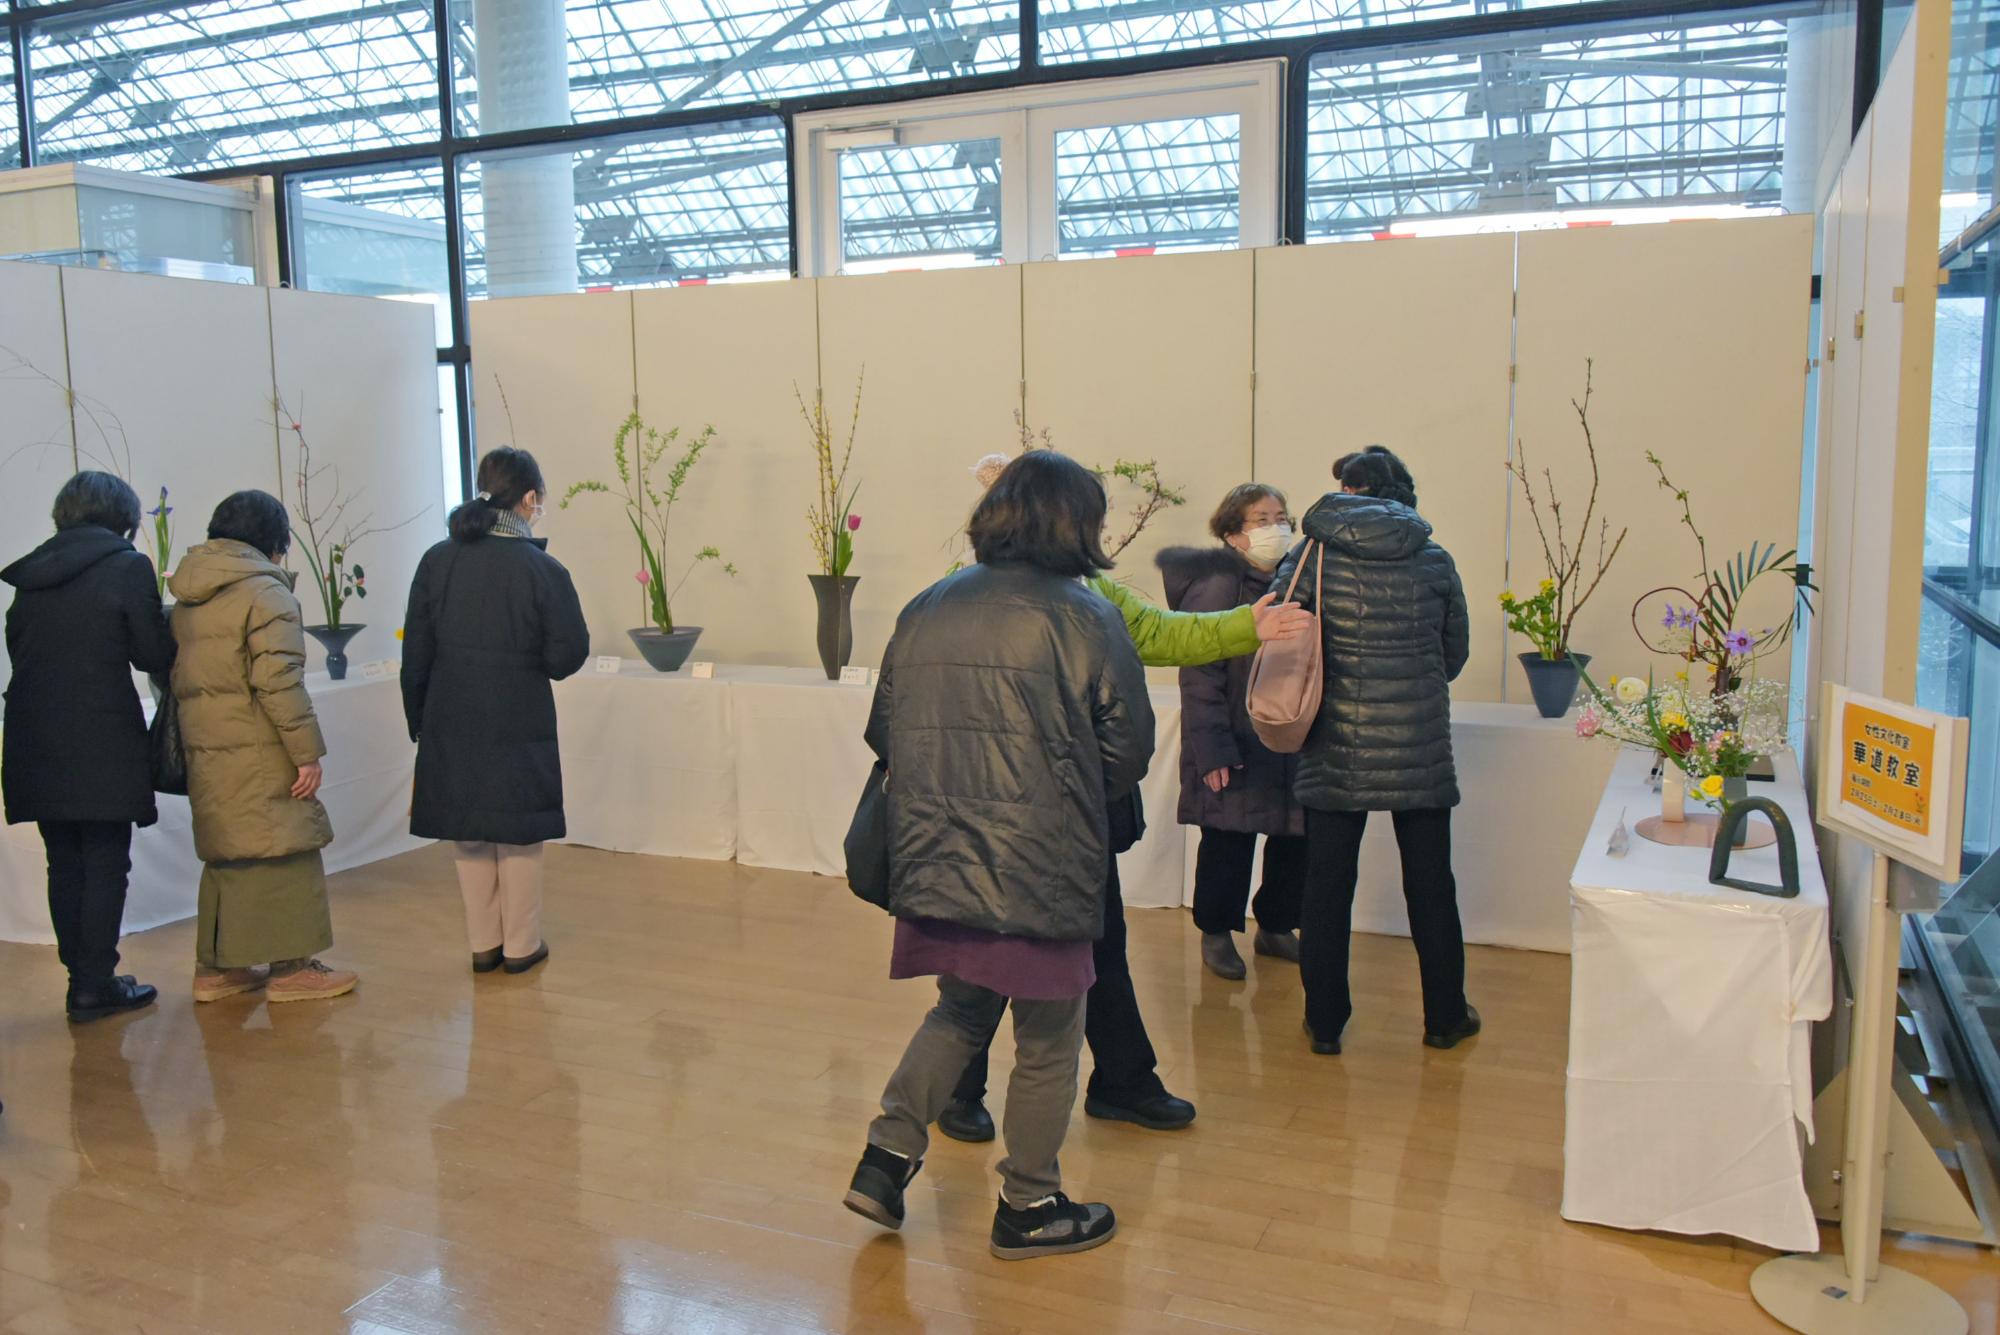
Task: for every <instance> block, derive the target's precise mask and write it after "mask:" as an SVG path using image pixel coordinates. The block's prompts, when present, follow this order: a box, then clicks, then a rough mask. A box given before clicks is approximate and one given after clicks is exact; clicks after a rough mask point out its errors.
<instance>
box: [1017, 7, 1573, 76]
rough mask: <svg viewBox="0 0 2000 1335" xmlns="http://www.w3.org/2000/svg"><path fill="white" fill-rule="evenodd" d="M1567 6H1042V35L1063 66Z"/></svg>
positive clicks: (1045, 49)
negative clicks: (1497, 12)
mask: <svg viewBox="0 0 2000 1335" xmlns="http://www.w3.org/2000/svg"><path fill="white" fill-rule="evenodd" d="M1567 3H1572V0H1515V2H1514V3H1506V4H1498V5H1495V4H1489V3H1486V0H1359V3H1357V2H1356V0H1236V3H1228V0H1220V2H1219V3H1214V4H1198V3H1180V4H1161V3H1160V0H1041V10H1040V16H1039V18H1038V20H1037V24H1036V31H1037V36H1038V37H1039V39H1040V51H1041V58H1042V59H1043V60H1044V61H1045V62H1047V63H1049V64H1052V65H1055V64H1062V63H1065V62H1071V61H1079V60H1116V59H1120V58H1123V57H1127V56H1143V55H1152V54H1156V53H1158V52H1162V51H1188V50H1193V49H1196V48H1200V47H1209V46H1228V45H1230V44H1231V43H1234V42H1259V41H1269V40H1272V39H1274V38H1281V37H1309V36H1311V35H1312V34H1314V33H1321V32H1346V31H1349V30H1351V29H1355V28H1381V27H1388V26H1391V25H1393V24H1397V23H1419V22H1426V21H1429V20H1434V19H1455V18H1467V17H1470V16H1473V15H1476V14H1488V13H1491V12H1493V11H1494V10H1496V9H1537V8H1540V7H1542V6H1544V5H1550V4H1567Z"/></svg>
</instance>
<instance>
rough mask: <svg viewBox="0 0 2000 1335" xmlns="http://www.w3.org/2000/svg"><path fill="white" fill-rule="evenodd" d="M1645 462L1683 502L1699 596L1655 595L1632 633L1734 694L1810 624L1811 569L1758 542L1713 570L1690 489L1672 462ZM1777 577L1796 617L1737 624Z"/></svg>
mask: <svg viewBox="0 0 2000 1335" xmlns="http://www.w3.org/2000/svg"><path fill="white" fill-rule="evenodd" d="M1646 462H1647V463H1649V464H1651V465H1652V466H1653V470H1654V472H1656V473H1657V474H1658V475H1659V486H1660V488H1661V489H1662V490H1663V491H1666V492H1668V493H1670V494H1671V495H1672V496H1673V498H1674V500H1675V501H1676V502H1677V503H1678V504H1679V505H1680V508H1681V524H1682V526H1683V527H1685V528H1686V529H1687V531H1688V532H1689V533H1691V534H1693V535H1694V541H1695V551H1696V555H1697V558H1698V560H1699V562H1700V565H1699V567H1698V568H1697V570H1696V576H1695V580H1694V583H1695V585H1696V586H1697V589H1698V591H1697V590H1694V589H1688V588H1684V587H1681V586H1679V585H1666V586H1663V587H1661V588H1657V589H1653V590H1651V591H1650V592H1648V593H1646V594H1645V595H1644V596H1642V597H1641V598H1640V599H1639V601H1638V602H1636V603H1634V604H1633V605H1632V628H1633V630H1635V631H1637V632H1638V635H1639V640H1640V643H1642V644H1644V645H1645V646H1646V647H1647V648H1648V649H1651V650H1652V651H1653V652H1654V653H1657V654H1665V655H1668V656H1670V657H1674V658H1683V659H1686V660H1687V662H1688V664H1689V666H1690V667H1692V666H1693V665H1695V664H1702V665H1704V666H1706V667H1707V668H1708V670H1709V674H1710V681H1709V689H1710V692H1711V693H1712V694H1714V695H1716V696H1725V695H1728V694H1729V693H1731V692H1732V691H1735V690H1736V689H1737V688H1738V687H1739V686H1740V685H1741V684H1742V682H1743V680H1744V678H1745V676H1746V675H1754V669H1755V667H1756V665H1757V664H1758V663H1759V662H1760V661H1761V660H1763V659H1765V658H1768V657H1770V656H1771V655H1773V654H1775V653H1777V652H1779V651H1780V650H1782V649H1783V648H1784V646H1785V644H1786V643H1787V642H1788V641H1789V640H1790V639H1791V635H1792V632H1793V631H1794V630H1796V629H1797V628H1798V627H1800V626H1802V625H1804V624H1805V618H1806V616H1807V614H1808V613H1810V612H1811V611H1812V602H1811V596H1812V594H1813V593H1815V592H1817V590H1816V588H1815V587H1814V585H1813V583H1812V581H1811V579H1810V574H1809V572H1808V570H1807V569H1806V568H1805V567H1804V566H1801V565H1799V564H1798V563H1797V562H1796V561H1794V560H1793V559H1792V558H1793V557H1794V556H1796V555H1797V552H1796V550H1795V549H1787V550H1786V551H1784V552H1780V551H1779V550H1778V544H1777V543H1775V542H1770V543H1758V542H1752V543H1751V544H1750V549H1749V550H1748V551H1747V552H1738V553H1737V554H1736V555H1735V556H1734V557H1733V558H1731V559H1730V560H1727V561H1725V562H1723V563H1722V564H1721V565H1719V566H1712V565H1710V563H1709V555H1708V539H1707V538H1706V537H1705V536H1703V534H1702V531H1701V529H1700V528H1699V527H1697V526H1696V524H1695V522H1694V506H1693V502H1692V501H1691V500H1690V498H1689V495H1688V491H1687V489H1686V488H1685V487H1677V486H1675V485H1674V483H1673V480H1672V479H1671V478H1669V477H1668V476H1667V469H1666V465H1665V464H1664V463H1662V462H1661V461H1660V458H1659V456H1658V455H1656V454H1654V453H1653V452H1652V451H1651V450H1648V451H1647V452H1646ZM1772 579H1777V580H1782V581H1784V582H1786V583H1789V584H1791V585H1792V586H1793V588H1794V589H1795V590H1796V592H1795V593H1794V595H1793V597H1792V600H1791V608H1790V611H1789V613H1788V614H1787V615H1786V616H1784V617H1783V618H1781V619H1780V620H1779V622H1778V624H1777V625H1775V626H1766V627H1763V628H1761V629H1759V630H1756V631H1750V630H1746V629H1744V628H1742V627H1739V626H1738V625H1737V619H1738V618H1739V617H1741V616H1742V615H1743V612H1744V602H1745V600H1746V599H1747V598H1748V597H1749V595H1750V592H1751V590H1752V589H1753V588H1755V587H1757V586H1758V585H1760V584H1761V583H1764V582H1768V581H1770V580H1772ZM1655 600H1659V601H1658V602H1655ZM1655 626H1657V629H1655V628H1654V627H1655Z"/></svg>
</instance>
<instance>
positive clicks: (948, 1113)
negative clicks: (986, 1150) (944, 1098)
mask: <svg viewBox="0 0 2000 1335" xmlns="http://www.w3.org/2000/svg"><path fill="white" fill-rule="evenodd" d="M937 1129H938V1130H940V1131H942V1132H944V1134H945V1135H947V1136H950V1137H951V1138H952V1139H953V1140H962V1141H964V1142H965V1143H966V1144H968V1145H984V1144H985V1143H986V1142H987V1141H989V1140H991V1139H993V1114H992V1113H990V1112H987V1111H986V1105H985V1104H983V1103H980V1102H978V1101H977V1100H974V1101H973V1102H971V1103H960V1102H959V1101H958V1100H956V1099H954V1100H952V1101H951V1102H950V1103H947V1104H946V1105H945V1107H944V1111H943V1112H941V1113H939V1114H938V1119H937Z"/></svg>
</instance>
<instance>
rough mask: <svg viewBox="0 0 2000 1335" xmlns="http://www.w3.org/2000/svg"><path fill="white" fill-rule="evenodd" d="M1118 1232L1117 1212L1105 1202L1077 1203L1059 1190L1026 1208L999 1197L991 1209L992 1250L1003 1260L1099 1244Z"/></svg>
mask: <svg viewBox="0 0 2000 1335" xmlns="http://www.w3.org/2000/svg"><path fill="white" fill-rule="evenodd" d="M1117 1232H1118V1216H1117V1215H1115V1214H1113V1213H1111V1207H1110V1206H1108V1205H1078V1204H1077V1203H1076V1202H1075V1201H1073V1200H1071V1199H1070V1198H1069V1197H1067V1196H1065V1195H1063V1194H1062V1193H1061V1192H1060V1191H1058V1192H1057V1193H1056V1194H1055V1195H1053V1196H1046V1197H1043V1198H1042V1199H1041V1200H1039V1201H1036V1202H1035V1203H1034V1204H1033V1205H1030V1206H1029V1207H1028V1208H1027V1209H1025V1210H1016V1209H1015V1208H1014V1207H1013V1206H1011V1205H1009V1204H1007V1198H1006V1197H1005V1196H1002V1197H1001V1198H1000V1205H999V1207H998V1208H997V1209H995V1210H994V1211H993V1247H992V1251H993V1254H994V1255H995V1256H997V1257H999V1258H1000V1259H1001V1260H1003V1261H1027V1260H1032V1259H1033V1258H1035V1257H1037V1256H1064V1255H1067V1254H1068V1253H1070V1252H1087V1251H1089V1250H1090V1249H1091V1248H1092V1247H1102V1246H1103V1245H1104V1244H1105V1243H1107V1242H1109V1241H1111V1238H1112V1235H1113V1234H1115V1233H1117Z"/></svg>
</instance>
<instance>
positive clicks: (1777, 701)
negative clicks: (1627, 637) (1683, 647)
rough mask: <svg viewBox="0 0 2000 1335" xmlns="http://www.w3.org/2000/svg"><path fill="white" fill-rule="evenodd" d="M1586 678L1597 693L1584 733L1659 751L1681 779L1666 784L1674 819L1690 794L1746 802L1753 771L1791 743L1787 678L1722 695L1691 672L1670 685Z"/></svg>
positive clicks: (1716, 803)
mask: <svg viewBox="0 0 2000 1335" xmlns="http://www.w3.org/2000/svg"><path fill="white" fill-rule="evenodd" d="M1584 682H1585V685H1586V686H1587V687H1588V690H1589V695H1590V698H1589V701H1588V702H1587V703H1586V704H1585V705H1584V708H1583V712H1582V713H1581V714H1579V715H1578V716H1577V721H1576V735H1577V736H1579V737H1586V738H1589V737H1606V738H1609V739H1611V740H1612V741H1615V742H1621V743H1623V744H1625V745H1627V746H1636V747H1640V748H1643V749H1645V750H1649V751H1652V752H1654V753H1656V754H1657V755H1658V756H1659V757H1660V758H1661V761H1662V763H1663V765H1664V766H1665V767H1666V768H1667V769H1668V770H1670V771H1671V775H1670V777H1673V778H1677V779H1678V782H1673V783H1663V784H1662V790H1663V791H1662V806H1663V814H1664V816H1665V819H1666V820H1667V821H1668V822H1674V821H1678V820H1680V819H1681V817H1680V803H1679V794H1680V793H1682V792H1685V793H1688V794H1692V795H1693V796H1694V797H1695V798H1697V799H1698V800H1699V801H1701V802H1703V803H1705V804H1707V805H1708V806H1710V807H1712V808H1714V809H1715V810H1717V811H1721V810H1724V809H1726V808H1727V807H1728V805H1729V804H1730V803H1731V802H1736V801H1740V800H1742V798H1743V796H1744V795H1745V792H1746V785H1747V776H1748V775H1749V773H1750V771H1751V770H1752V769H1753V768H1754V767H1755V766H1756V765H1757V764H1758V762H1760V761H1762V760H1765V759H1768V758H1769V757H1770V756H1772V755H1773V754H1775V753H1776V752H1778V751H1779V750H1781V749H1782V748H1783V747H1784V745H1785V740H1786V736H1785V734H1786V727H1785V718H1786V709H1787V700H1786V692H1785V687H1784V683H1782V682H1778V681H1773V680H1770V679H1768V678H1760V679H1758V680H1754V681H1749V682H1745V683H1742V684H1741V685H1739V686H1738V687H1737V688H1736V689H1735V690H1732V691H1728V692H1725V693H1724V694H1721V695H1716V694H1714V693H1712V692H1704V691H1696V690H1694V689H1692V688H1691V687H1690V685H1689V683H1688V681H1687V674H1686V673H1681V674H1679V675H1678V676H1677V677H1676V678H1675V680H1674V681H1673V682H1672V683H1670V684H1667V685H1658V684H1655V683H1654V682H1653V681H1651V680H1649V679H1646V678H1641V677H1614V678H1612V679H1611V682H1610V684H1609V686H1608V687H1600V686H1599V685H1597V683H1596V682H1594V681H1592V680H1591V679H1590V678H1589V676H1588V674H1586V675H1585V677H1584ZM1641 832H1642V833H1643V832H1644V831H1643V829H1642V831H1641Z"/></svg>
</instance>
